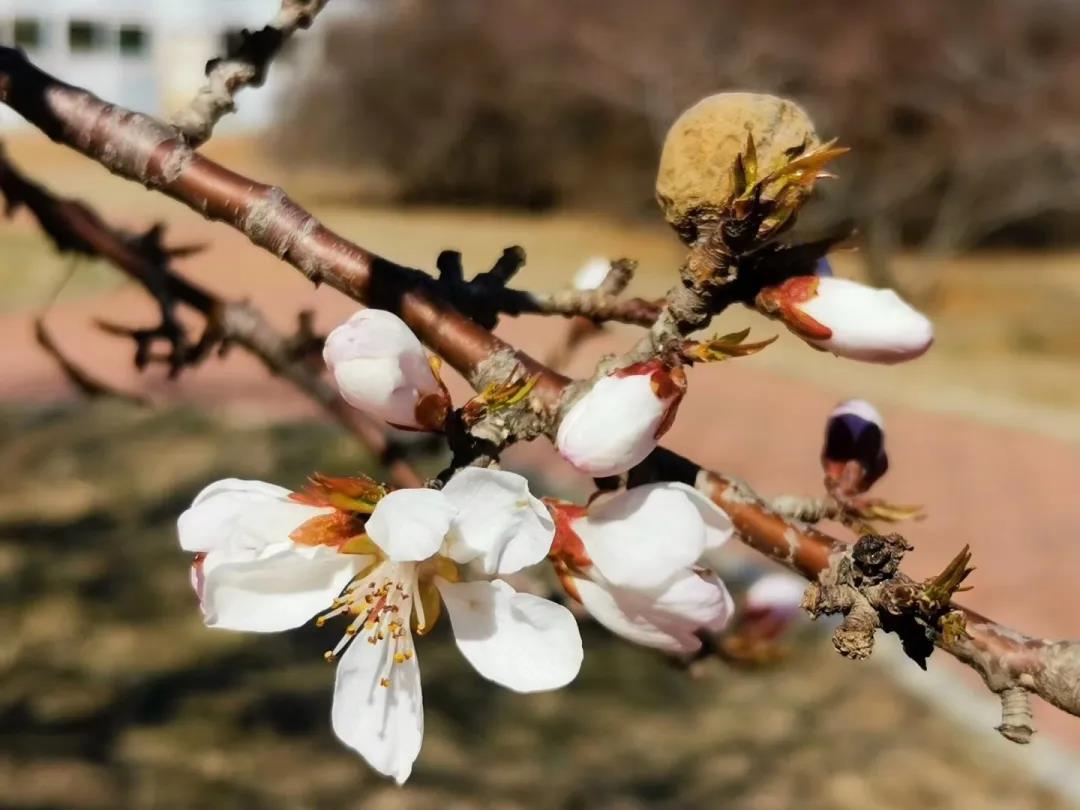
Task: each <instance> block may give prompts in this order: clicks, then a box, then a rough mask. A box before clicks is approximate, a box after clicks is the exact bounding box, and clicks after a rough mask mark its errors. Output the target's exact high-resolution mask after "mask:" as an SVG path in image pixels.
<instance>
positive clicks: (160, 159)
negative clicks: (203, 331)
mask: <svg viewBox="0 0 1080 810" xmlns="http://www.w3.org/2000/svg"><path fill="white" fill-rule="evenodd" d="M0 98H2V99H3V100H4V101H5V102H6V103H8V104H9V105H10V106H12V107H13V108H15V109H16V110H17V111H19V112H20V113H22V114H23V115H24V116H25V117H27V118H28V119H29V120H30V121H32V122H33V123H35V124H37V125H38V127H40V128H41V129H42V130H43V131H45V132H46V133H47V134H48V135H49V136H50V137H52V138H53V139H54V140H57V141H60V142H62V143H65V144H67V145H69V146H71V147H73V148H75V149H78V150H79V151H80V152H82V153H83V154H85V155H87V156H88V157H90V158H92V159H94V160H96V161H98V162H99V163H101V164H102V165H104V166H106V167H107V168H109V169H110V170H111V171H113V172H114V173H117V174H120V175H122V176H124V177H127V178H129V179H133V180H137V181H139V182H142V183H144V184H145V185H147V186H149V187H153V188H157V189H159V190H160V191H162V192H163V193H166V194H168V195H170V196H172V197H174V198H176V199H178V200H180V201H182V202H184V203H186V204H187V205H189V206H190V207H191V208H193V209H194V210H196V211H198V212H200V213H201V214H203V215H204V216H207V217H209V218H211V219H217V220H221V221H224V222H227V223H228V224H230V225H231V226H232V227H234V228H236V229H238V230H240V231H242V232H243V233H245V234H247V236H248V237H249V238H250V239H251V240H252V242H254V243H255V244H257V245H259V246H260V247H263V248H264V249H266V250H269V251H271V252H273V253H274V254H275V255H278V256H279V257H281V258H283V259H285V260H286V261H287V262H289V263H290V264H292V265H293V266H294V267H296V268H297V269H299V270H301V272H303V273H304V274H305V275H306V276H308V277H309V278H311V279H312V280H313V281H316V282H319V281H325V282H327V283H329V284H331V285H332V286H334V287H335V288H337V289H339V290H341V291H342V292H344V293H345V294H347V295H349V296H350V297H352V298H354V299H355V300H357V301H360V302H362V303H365V304H369V305H372V306H378V307H382V308H386V309H390V310H392V311H394V312H396V313H398V314H399V315H401V316H402V318H403V319H404V320H405V321H406V322H407V323H408V324H409V326H410V327H412V329H413V330H414V331H415V332H416V333H417V334H418V335H419V337H420V338H421V339H422V340H423V341H424V342H425V343H427V344H428V346H429V347H430V348H431V349H433V350H434V351H435V352H437V353H439V354H440V355H442V356H443V358H444V359H445V360H446V361H447V362H449V363H450V364H451V365H453V366H454V367H455V368H457V369H458V370H459V371H461V372H462V373H463V374H465V375H466V376H467V377H468V378H469V379H470V381H471V382H472V383H473V384H474V385H478V384H483V383H484V382H486V381H495V380H499V379H503V378H505V376H506V371H507V366H508V365H509V366H510V367H511V368H513V367H514V365H515V363H520V364H521V365H522V366H523V367H524V370H525V371H526V372H527V373H529V374H536V375H538V376H539V381H538V384H537V387H536V392H537V393H538V395H539V397H540V399H542V400H543V401H545V402H546V403H547V404H548V405H549V406H550V405H553V404H554V403H556V402H558V400H559V398H560V397H561V396H562V394H563V392H564V390H565V389H566V388H567V387H568V385H569V384H570V381H569V380H568V379H567V378H565V377H563V376H562V375H560V374H557V373H555V372H553V371H551V370H549V369H547V368H546V367H544V366H543V365H541V364H539V363H537V362H536V361H534V360H532V359H531V358H529V357H527V356H525V355H523V354H521V353H515V352H514V351H513V349H512V348H511V347H509V346H507V345H506V344H505V343H503V342H502V341H500V340H499V339H497V338H495V337H494V336H493V335H491V334H490V333H489V332H488V331H487V330H485V329H483V328H482V327H480V326H479V325H477V324H476V323H475V322H473V321H472V320H470V319H469V318H468V317H466V316H464V315H462V314H461V313H460V312H458V311H456V310H454V309H453V308H452V307H450V306H449V305H447V304H446V303H445V302H444V301H442V300H440V299H439V297H438V293H437V290H436V289H435V288H434V287H433V285H432V283H431V279H429V278H428V277H427V276H426V275H424V274H422V273H418V272H417V271H413V270H409V269H407V268H402V267H400V266H398V265H395V264H393V263H391V262H388V261H386V260H385V259H382V258H380V257H378V256H375V255H374V254H372V253H370V252H368V251H366V250H364V249H363V248H360V247H359V246H357V245H354V244H352V243H351V242H349V241H347V240H345V239H343V238H341V237H340V236H338V235H336V234H334V233H332V232H331V231H329V230H327V229H326V228H325V227H323V226H322V225H321V224H320V223H319V222H317V221H316V220H315V219H314V218H313V217H312V216H311V215H310V214H309V213H308V212H306V211H304V210H303V209H302V208H300V207H299V206H297V205H296V204H295V203H293V202H292V201H290V200H289V199H288V197H286V196H285V194H284V193H283V192H282V191H281V190H280V189H275V188H270V187H267V186H264V185H261V184H259V183H256V182H254V181H252V180H250V179H248V178H244V177H241V176H240V175H237V174H235V173H233V172H231V171H229V170H227V169H225V168H223V167H221V166H218V165H217V164H214V163H212V162H211V161H209V160H207V159H205V158H203V157H201V156H200V155H197V154H195V153H194V152H193V151H192V150H191V149H190V148H188V147H187V146H186V144H184V143H182V142H181V141H179V140H178V139H177V138H176V136H175V133H173V132H172V131H171V130H170V129H169V128H167V127H164V126H162V125H161V124H159V123H158V122H156V121H154V120H153V119H149V118H147V117H146V116H141V115H138V114H135V113H132V112H130V111H127V110H123V109H120V108H117V107H115V106H113V105H109V104H106V103H104V102H102V101H101V100H100V99H97V98H95V97H94V96H92V95H90V94H88V93H86V92H85V91H82V90H78V89H76V88H73V87H70V86H68V85H64V84H62V83H60V82H58V81H56V80H55V79H52V78H51V77H49V76H47V75H46V74H44V73H42V72H41V71H39V70H37V69H36V68H34V67H33V66H31V65H30V64H29V63H28V62H27V61H26V60H25V58H24V57H23V56H22V54H21V53H19V52H17V51H12V50H10V49H0ZM683 303H684V304H686V303H687V302H683ZM690 303H693V302H690ZM673 308H674V304H673ZM692 309H693V308H692V307H690V308H689V309H688V311H690V310H692ZM666 314H667V317H665V318H662V319H660V321H659V322H658V324H657V327H658V328H659V327H663V329H662V331H664V332H665V334H667V333H670V335H669V336H675V335H677V334H678V333H679V332H680V331H682V330H681V328H677V327H678V325H677V324H675V325H672V323H668V322H670V321H673V320H678V317H677V315H673V314H672V313H670V312H669V313H666ZM691 314H696V311H692V312H691ZM685 320H686V321H687V323H690V321H691V320H693V319H690V318H685ZM654 331H656V330H655V329H654ZM640 469H641V470H644V471H646V472H647V473H648V474H649V475H652V476H654V477H655V478H657V479H662V480H678V481H684V482H687V483H690V484H694V485H696V486H698V487H699V488H700V489H701V490H702V491H704V492H705V493H707V494H708V495H709V497H711V498H713V499H714V500H715V501H716V502H717V503H718V504H719V505H720V506H721V507H722V508H723V509H724V510H725V511H726V512H727V513H728V514H730V515H731V517H732V520H733V521H734V523H735V526H736V528H737V530H738V533H739V535H740V537H741V538H742V540H743V542H745V543H747V544H748V545H750V546H751V547H753V548H755V549H757V550H758V551H760V552H762V553H763V554H765V555H767V556H769V557H771V558H773V559H776V560H778V561H780V562H782V563H783V564H785V565H787V566H788V567H789V568H791V569H792V570H794V571H797V572H798V573H800V574H802V575H803V576H805V577H807V578H808V579H810V580H812V581H818V582H820V581H822V580H823V579H824V578H825V577H826V576H827V575H828V574H829V573H830V572H832V571H834V570H835V568H836V566H837V565H838V564H839V563H840V562H842V561H843V560H845V559H848V558H849V557H850V554H849V549H848V546H847V545H846V544H844V543H843V542H841V541H839V540H837V539H835V538H832V537H830V536H828V535H826V534H823V533H820V532H817V531H815V530H812V529H808V528H806V527H804V526H801V525H799V524H798V523H796V522H793V521H790V520H787V519H785V518H782V517H780V516H779V515H776V514H775V513H773V512H772V511H770V510H769V509H768V507H767V506H766V504H765V503H764V502H763V501H762V500H761V499H760V498H759V497H758V496H756V495H755V494H754V493H753V492H752V491H751V490H750V489H749V488H748V487H747V486H746V485H744V484H742V483H740V482H737V481H736V480H735V479H732V478H729V477H726V476H724V475H722V474H720V473H715V472H710V471H705V470H702V469H701V468H700V467H699V466H698V465H696V464H694V463H693V462H691V461H688V460H687V459H684V458H682V457H680V456H677V455H675V454H673V453H670V452H669V451H666V450H663V449H661V450H658V451H656V453H654V454H653V456H652V457H651V458H650V459H649V460H647V461H646V462H645V464H643V465H642V467H641V468H640ZM896 581H898V582H900V583H901V584H902V583H903V582H904V581H907V582H910V580H907V579H906V578H904V577H903V576H902V575H899V574H898V575H897V578H896ZM949 607H950V610H951V611H952V612H954V613H958V614H959V615H960V616H961V618H962V622H961V623H960V625H959V626H956V627H953V628H952V632H947V631H946V630H945V629H944V628H941V629H937V630H934V633H935V636H934V638H933V641H934V642H935V643H936V644H937V645H938V647H940V648H941V649H943V650H945V651H946V652H948V653H950V654H951V655H953V656H955V657H956V658H957V659H959V660H960V661H962V662H964V663H965V664H967V665H969V666H971V667H972V668H973V669H975V670H976V671H977V672H979V674H980V675H981V676H982V677H983V679H984V680H985V681H986V683H987V685H988V686H989V688H990V689H991V690H993V691H994V692H996V693H998V694H1000V695H1002V696H1003V697H1004V698H1005V700H1004V703H1005V704H1007V705H1006V706H1005V708H1006V718H1013V720H1015V719H1016V718H1022V717H1024V716H1025V712H1024V711H1023V708H1024V707H1023V706H1018V705H1017V704H1018V701H1017V695H1018V692H1017V690H1018V689H1023V690H1026V691H1028V692H1033V693H1035V694H1038V695H1040V696H1041V697H1043V698H1044V699H1046V700H1047V701H1049V702H1050V703H1052V704H1054V705H1055V706H1058V707H1059V708H1061V709H1063V710H1065V711H1067V712H1069V713H1071V714H1074V715H1080V644H1077V643H1073V642H1051V641H1043V640H1039V639H1035V638H1032V637H1029V636H1026V635H1023V634H1021V633H1017V632H1015V631H1013V630H1010V629H1008V628H1005V627H1003V626H1001V625H999V624H997V623H995V622H993V621H991V620H989V619H987V618H985V617H983V616H981V615H979V614H977V613H975V612H973V611H970V610H966V609H964V608H962V607H960V606H958V605H950V606H949ZM1002 733H1004V734H1006V736H1010V738H1011V739H1018V740H1019V739H1021V738H1022V736H1023V735H1022V734H1016V733H1015V730H1014V729H1013V728H1012V727H1011V726H1010V725H1009V721H1008V720H1007V721H1006V722H1004V723H1003V726H1002Z"/></svg>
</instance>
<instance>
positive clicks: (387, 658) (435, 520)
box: [179, 468, 582, 783]
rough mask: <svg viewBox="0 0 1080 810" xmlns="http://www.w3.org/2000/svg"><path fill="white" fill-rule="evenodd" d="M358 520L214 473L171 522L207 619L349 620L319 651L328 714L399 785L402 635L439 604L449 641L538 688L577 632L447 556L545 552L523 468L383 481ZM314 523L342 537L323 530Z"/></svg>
mask: <svg viewBox="0 0 1080 810" xmlns="http://www.w3.org/2000/svg"><path fill="white" fill-rule="evenodd" d="M359 520H361V518H360V517H356V516H353V515H351V514H347V513H341V512H337V511H336V510H334V509H332V508H329V507H321V506H313V505H308V504H305V503H298V502H296V499H295V498H294V497H290V493H289V492H288V491H287V490H284V489H282V488H280V487H276V486H273V485H272V484H265V483H262V482H260V481H237V480H227V481H220V482H218V483H216V484H212V485H211V486H209V487H207V488H206V489H205V490H203V492H201V493H200V494H199V496H198V497H197V498H196V499H195V501H194V503H193V504H192V506H191V507H190V508H189V509H188V510H187V511H186V512H184V514H183V515H181V517H180V520H179V534H180V544H181V546H182V547H183V548H184V549H185V550H187V551H191V552H195V553H196V555H197V556H196V563H195V566H194V569H193V570H194V575H193V583H194V584H195V586H196V590H197V592H198V594H199V597H200V601H201V603H202V606H203V611H204V615H205V619H206V622H207V624H209V625H211V626H214V627H223V628H229V629H234V630H254V631H259V632H272V631H277V630H287V629H290V628H293V627H297V626H299V625H301V624H303V623H305V622H306V621H308V620H309V619H311V618H312V617H313V616H315V615H317V614H320V613H321V615H319V616H318V619H317V623H318V624H320V625H322V624H324V623H325V622H327V621H328V620H331V619H333V618H335V617H337V616H343V617H345V618H346V619H347V620H348V626H347V629H346V632H345V634H344V636H343V637H342V639H341V641H340V642H338V644H337V645H336V646H335V647H334V649H333V650H331V651H330V652H328V654H327V655H328V658H330V659H339V663H338V667H337V677H336V685H335V688H334V702H333V710H332V718H331V719H332V724H333V728H334V731H335V733H336V734H337V735H338V737H339V738H340V739H341V740H342V741H343V742H344V743H345V744H346V745H348V746H349V747H351V748H353V749H354V750H356V751H357V752H358V753H360V754H361V755H362V756H363V757H364V758H365V759H366V760H367V761H368V762H369V763H370V764H371V765H372V767H374V768H375V769H376V770H378V771H380V772H381V773H384V774H386V775H389V776H392V777H394V778H395V779H396V780H397V781H398V782H399V783H401V782H404V781H405V780H406V779H407V778H408V776H409V774H410V773H411V771H412V765H413V761H414V760H415V759H416V757H417V755H418V753H419V750H420V744H421V740H422V737H423V727H424V719H423V701H422V696H421V686H420V669H419V666H418V663H417V658H416V654H415V650H414V648H413V638H414V634H415V635H423V634H424V633H426V632H428V631H429V630H430V629H431V627H432V626H433V625H434V624H435V622H436V621H437V620H438V618H439V615H440V613H441V612H442V607H443V606H445V608H446V611H447V613H448V614H449V617H450V624H451V626H452V629H453V633H454V637H455V640H456V642H457V646H458V649H460V651H461V653H462V654H463V655H464V656H465V658H466V659H467V660H468V661H469V663H471V664H472V665H473V667H474V668H475V669H476V670H477V672H479V673H480V674H481V675H483V676H484V677H485V678H488V679H490V680H492V681H494V682H496V683H499V684H501V685H503V686H506V687H508V688H510V689H512V690H515V691H518V692H535V691H541V690H547V689H555V688H558V687H560V686H563V685H565V684H567V683H569V682H570V681H571V680H573V678H574V677H575V676H576V675H577V672H578V669H579V668H580V666H581V660H582V649H581V637H580V634H579V632H578V628H577V623H576V621H575V620H574V617H573V615H572V614H571V613H570V612H569V611H568V610H567V609H566V608H564V607H562V606H561V605H557V604H555V603H553V602H549V601H547V600H546V599H542V598H540V597H538V596H534V595H532V594H527V593H517V592H515V591H514V590H513V588H511V587H510V586H509V585H507V584H506V583H505V582H502V581H499V580H494V581H486V580H476V581H471V582H462V581H460V573H461V570H460V569H459V567H458V563H465V562H475V563H476V565H477V566H478V567H479V568H480V569H481V570H482V571H483V572H484V573H486V574H493V575H494V574H509V573H513V572H514V571H517V570H519V569H520V568H522V567H524V566H528V565H532V564H534V563H537V562H539V561H541V560H542V559H544V557H545V556H546V555H547V553H548V551H549V549H550V547H551V542H552V538H553V536H554V524H553V522H552V519H551V516H550V514H549V513H548V511H547V509H546V508H545V507H544V505H543V504H542V503H540V502H539V501H538V500H537V499H536V498H534V497H533V496H532V495H531V494H530V493H529V491H528V486H527V483H526V481H525V479H524V478H522V477H521V476H519V475H515V474H514V473H509V472H503V471H496V470H484V469H473V468H470V469H466V470H464V471H462V472H460V473H458V474H457V475H456V476H454V477H453V478H452V479H451V480H450V482H449V483H448V484H447V485H446V487H445V488H444V489H443V490H442V491H436V490H430V489H405V490H397V491H394V492H390V493H389V494H387V495H385V497H382V499H381V500H379V501H378V503H377V505H376V506H375V507H374V511H373V512H372V514H371V515H370V517H369V518H367V520H366V522H363V524H362V526H357V527H356V528H355V530H354V529H353V522H354V521H359ZM327 527H329V528H332V529H337V530H340V540H341V542H329V541H328V539H327V538H328V537H330V536H331V535H328V534H327V531H328V528H327ZM355 532H360V533H359V534H356V533H355ZM312 538H314V539H315V540H318V541H320V542H318V543H316V544H312Z"/></svg>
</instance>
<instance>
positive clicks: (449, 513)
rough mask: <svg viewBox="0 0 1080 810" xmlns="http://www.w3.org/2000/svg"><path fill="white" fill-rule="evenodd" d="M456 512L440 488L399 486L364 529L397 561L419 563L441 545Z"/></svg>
mask: <svg viewBox="0 0 1080 810" xmlns="http://www.w3.org/2000/svg"><path fill="white" fill-rule="evenodd" d="M456 514H457V510H456V509H455V508H454V505H453V504H452V503H450V501H449V499H447V498H446V496H445V495H443V494H442V493H441V492H439V491H438V490H434V489H422V488H421V489H398V490H394V491H393V492H391V493H390V494H389V495H387V496H386V497H385V498H383V499H382V500H381V501H379V503H378V505H377V506H376V507H375V511H374V512H373V513H372V515H371V517H370V518H368V522H367V525H366V527H365V530H366V531H367V533H368V536H369V537H370V538H371V539H372V540H373V541H375V544H376V545H377V546H378V547H379V548H381V549H382V550H383V551H385V552H386V555H387V556H388V557H389V558H390V559H391V560H393V561H394V562H418V561H420V560H426V559H427V558H428V557H431V556H433V555H434V554H435V553H436V552H437V551H438V550H439V549H440V548H442V544H443V540H444V539H445V538H446V533H447V532H448V531H450V523H451V521H452V520H453V519H454V516H455V515H456Z"/></svg>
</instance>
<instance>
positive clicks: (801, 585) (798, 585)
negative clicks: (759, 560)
mask: <svg viewBox="0 0 1080 810" xmlns="http://www.w3.org/2000/svg"><path fill="white" fill-rule="evenodd" d="M805 592H806V581H805V580H802V579H800V578H798V577H795V576H792V575H791V574H766V575H765V576H763V577H761V578H760V579H758V580H756V581H755V582H754V583H753V584H752V585H751V586H750V587H749V588H748V589H747V591H746V594H745V596H744V597H743V603H742V612H741V613H740V615H739V619H738V624H737V626H736V628H735V629H734V631H733V635H736V636H738V637H739V639H740V640H741V641H742V642H743V643H744V645H745V644H747V643H750V644H751V645H755V644H762V643H765V642H771V641H775V640H776V639H778V638H779V637H780V636H781V635H783V633H784V631H785V630H787V629H788V627H790V626H791V624H792V623H793V622H794V621H795V620H796V619H797V618H798V617H799V614H800V613H801V612H802V608H801V604H802V598H803V594H804V593H805Z"/></svg>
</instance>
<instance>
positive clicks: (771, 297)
mask: <svg viewBox="0 0 1080 810" xmlns="http://www.w3.org/2000/svg"><path fill="white" fill-rule="evenodd" d="M757 306H758V309H760V310H761V311H762V312H764V313H765V314H767V315H770V316H772V317H774V318H778V319H780V320H782V321H783V322H784V324H785V325H786V326H787V327H788V328H789V329H790V330H791V331H792V332H794V333H795V334H797V335H798V336H799V337H801V338H802V339H803V340H805V341H806V342H807V343H809V344H811V345H812V346H816V347H817V348H819V349H823V350H825V351H829V352H832V353H833V354H835V355H837V356H839V357H846V358H848V359H850V360H861V361H864V362H867V363H902V362H904V361H907V360H914V359H915V358H916V357H919V356H920V355H922V354H923V353H924V352H926V350H927V349H929V348H930V345H931V344H932V343H933V342H934V328H933V326H932V325H931V323H930V321H929V320H928V319H927V318H926V316H925V315H923V314H922V313H921V312H919V311H918V310H916V309H915V308H914V307H912V306H911V305H909V304H908V303H906V302H905V301H904V300H903V299H902V298H900V296H898V295H897V294H896V293H895V292H893V291H892V290H879V289H875V288H873V287H867V286H866V285H864V284H859V283H858V282H855V281H849V280H848V279H843V278H833V277H829V276H825V277H820V276H795V277H794V278H789V279H788V280H787V281H785V282H784V283H783V284H781V285H779V286H776V287H767V288H765V289H764V290H762V291H761V292H760V293H758V297H757Z"/></svg>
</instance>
